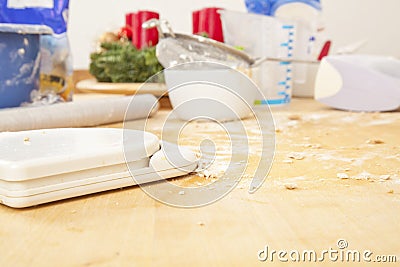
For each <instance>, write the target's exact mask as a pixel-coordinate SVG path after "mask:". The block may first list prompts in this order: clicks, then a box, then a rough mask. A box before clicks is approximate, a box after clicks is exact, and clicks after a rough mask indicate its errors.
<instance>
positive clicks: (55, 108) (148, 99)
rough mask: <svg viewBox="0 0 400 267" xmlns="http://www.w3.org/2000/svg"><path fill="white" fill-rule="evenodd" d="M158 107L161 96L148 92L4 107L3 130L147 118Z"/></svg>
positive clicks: (0, 118)
mask: <svg viewBox="0 0 400 267" xmlns="http://www.w3.org/2000/svg"><path fill="white" fill-rule="evenodd" d="M128 107H129V109H128ZM158 108H159V104H158V101H157V98H156V97H155V96H153V95H150V94H144V95H135V96H134V97H133V96H123V97H110V98H100V99H90V100H89V99H88V100H81V101H75V102H68V103H58V104H53V105H47V106H39V107H19V108H10V109H3V110H1V109H0V132H3V131H23V130H35V129H49V128H66V127H90V126H98V125H104V124H111V123H117V122H122V121H124V120H126V121H130V120H136V119H145V118H148V117H150V116H152V115H153V114H154V113H155V112H157V110H158ZM125 113H126V115H125Z"/></svg>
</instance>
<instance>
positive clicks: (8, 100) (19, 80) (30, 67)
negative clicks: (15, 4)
mask: <svg viewBox="0 0 400 267" xmlns="http://www.w3.org/2000/svg"><path fill="white" fill-rule="evenodd" d="M49 33H51V30H49V28H47V27H43V26H32V25H30V26H28V25H10V24H0V108H10V107H18V106H20V105H21V104H22V103H23V102H29V101H30V99H31V98H30V95H31V92H32V91H33V90H35V89H39V73H40V53H39V51H40V39H39V38H40V34H49Z"/></svg>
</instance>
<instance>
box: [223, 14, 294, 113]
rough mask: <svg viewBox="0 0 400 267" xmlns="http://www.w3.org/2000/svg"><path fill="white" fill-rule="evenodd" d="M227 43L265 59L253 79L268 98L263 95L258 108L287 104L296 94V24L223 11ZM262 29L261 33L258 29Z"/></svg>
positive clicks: (255, 69)
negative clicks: (292, 59)
mask: <svg viewBox="0 0 400 267" xmlns="http://www.w3.org/2000/svg"><path fill="white" fill-rule="evenodd" d="M219 12H220V14H221V19H222V25H223V30H224V38H225V43H227V44H229V45H232V46H236V47H240V48H241V49H243V50H244V52H246V53H248V54H250V55H251V56H253V57H255V58H265V57H270V58H282V61H272V60H265V61H263V62H262V63H260V64H258V66H257V67H253V69H252V77H251V78H252V79H253V81H254V82H255V83H256V84H257V85H258V86H259V87H260V90H261V91H262V92H263V95H264V96H265V97H262V96H259V97H258V98H257V100H256V101H255V105H263V104H270V105H284V104H288V103H290V100H291V95H292V78H293V76H292V73H293V63H292V62H291V61H288V59H291V58H293V51H294V49H295V31H296V27H295V24H294V23H292V22H291V21H288V20H280V19H277V18H273V17H270V16H264V15H258V14H251V13H245V12H237V11H230V10H220V11H219ZM255 29H258V30H255Z"/></svg>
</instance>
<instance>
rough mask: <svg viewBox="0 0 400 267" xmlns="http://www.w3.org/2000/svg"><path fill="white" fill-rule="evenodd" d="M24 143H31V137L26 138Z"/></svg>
mask: <svg viewBox="0 0 400 267" xmlns="http://www.w3.org/2000/svg"><path fill="white" fill-rule="evenodd" d="M24 144H25V145H30V144H31V139H30V138H29V137H25V138H24Z"/></svg>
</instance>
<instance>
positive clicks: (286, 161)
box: [282, 159, 294, 164]
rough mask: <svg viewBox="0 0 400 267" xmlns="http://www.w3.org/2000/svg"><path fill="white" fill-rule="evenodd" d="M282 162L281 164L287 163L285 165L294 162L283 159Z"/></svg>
mask: <svg viewBox="0 0 400 267" xmlns="http://www.w3.org/2000/svg"><path fill="white" fill-rule="evenodd" d="M282 162H283V163H287V164H291V163H293V162H294V161H293V160H291V159H285V160H283V161H282Z"/></svg>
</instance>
